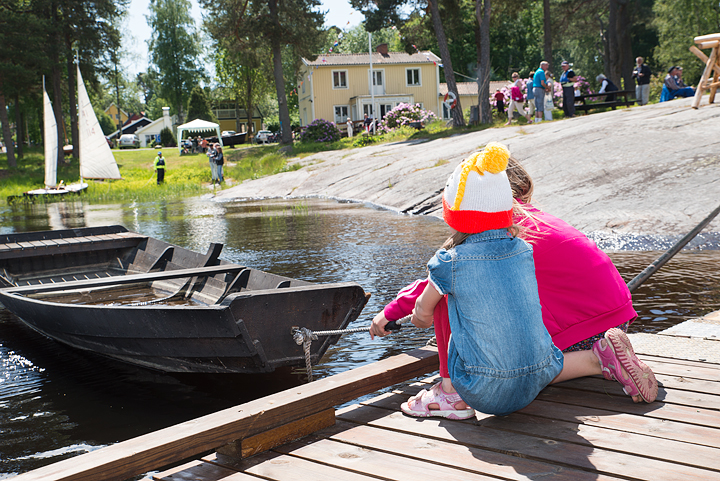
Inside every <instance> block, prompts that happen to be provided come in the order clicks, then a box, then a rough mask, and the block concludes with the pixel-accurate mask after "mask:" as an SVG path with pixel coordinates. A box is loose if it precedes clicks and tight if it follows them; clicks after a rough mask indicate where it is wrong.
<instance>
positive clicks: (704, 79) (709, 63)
mask: <svg viewBox="0 0 720 481" xmlns="http://www.w3.org/2000/svg"><path fill="white" fill-rule="evenodd" d="M717 55H718V47H717V46H715V47H714V48H713V49H712V53H711V54H710V58H709V59H708V61H707V63H706V64H705V71H704V72H703V74H702V77H700V82H698V86H697V90H696V91H695V98H694V99H693V101H692V105H691V106H692V108H694V109H697V108H698V107H699V106H700V101H701V100H702V96H703V90H705V82H707V80H708V78H709V77H710V74H711V73H712V71H713V66H714V65H715V61H716V60H717Z"/></svg>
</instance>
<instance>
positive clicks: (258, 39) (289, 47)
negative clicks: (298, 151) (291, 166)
mask: <svg viewBox="0 0 720 481" xmlns="http://www.w3.org/2000/svg"><path fill="white" fill-rule="evenodd" d="M201 4H202V6H203V7H205V8H206V9H207V11H208V13H209V15H208V17H209V18H212V19H213V22H212V25H211V28H209V31H210V35H211V36H212V37H213V40H214V41H215V42H220V41H222V40H227V41H228V42H233V43H235V44H236V45H235V47H234V48H238V49H265V50H266V51H268V52H270V54H271V58H272V72H273V79H274V83H275V94H276V95H277V100H278V110H279V118H280V123H281V125H282V127H283V129H282V137H281V143H283V144H290V143H292V130H291V128H290V108H289V105H288V95H287V88H288V85H287V82H286V76H285V75H286V73H285V69H286V68H287V67H286V65H284V64H283V54H284V53H285V55H286V58H287V56H288V53H287V52H290V55H289V56H290V57H291V59H292V61H293V62H292V64H293V67H290V69H291V70H292V72H291V73H290V74H289V75H290V76H291V77H292V78H297V71H298V67H299V64H300V62H301V60H300V59H301V58H302V57H305V58H312V59H314V58H315V57H316V56H317V52H318V50H319V48H320V46H321V44H322V41H323V38H324V36H323V31H322V24H323V20H324V15H323V13H321V12H319V11H318V10H317V9H318V7H319V6H320V3H319V1H318V0H283V2H282V3H280V2H279V1H278V0H268V1H262V0H201ZM223 46H224V47H228V46H229V44H228V43H225V44H223ZM293 87H294V83H292V84H291V85H290V86H289V88H290V90H292V89H293Z"/></svg>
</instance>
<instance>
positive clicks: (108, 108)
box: [105, 102, 128, 117]
mask: <svg viewBox="0 0 720 481" xmlns="http://www.w3.org/2000/svg"><path fill="white" fill-rule="evenodd" d="M113 106H114V107H115V108H116V109H117V110H119V111H120V113H122V114H125V116H126V117H127V116H128V113H127V112H125V111H124V110H123V109H121V108H120V107H118V106H117V105H115V102H112V103H111V104H110V105H108V106H107V108H106V109H105V113H107V112H108V110H110V107H113Z"/></svg>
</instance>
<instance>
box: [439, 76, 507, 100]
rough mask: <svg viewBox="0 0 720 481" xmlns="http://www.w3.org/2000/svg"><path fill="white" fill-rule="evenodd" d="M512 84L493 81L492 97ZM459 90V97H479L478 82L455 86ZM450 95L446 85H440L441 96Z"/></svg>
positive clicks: (458, 83) (504, 81)
mask: <svg viewBox="0 0 720 481" xmlns="http://www.w3.org/2000/svg"><path fill="white" fill-rule="evenodd" d="M509 83H510V81H509V80H491V81H490V95H492V94H493V93H494V92H495V90H496V89H502V88H503V87H505V86H507V85H508V84H509ZM455 85H456V86H457V89H458V95H474V96H476V97H477V95H478V84H477V82H457V83H456V84H455ZM446 93H448V86H447V84H446V83H441V84H440V95H442V96H445V94H446Z"/></svg>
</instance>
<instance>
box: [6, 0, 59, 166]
mask: <svg viewBox="0 0 720 481" xmlns="http://www.w3.org/2000/svg"><path fill="white" fill-rule="evenodd" d="M49 28H50V25H49V23H48V22H47V21H46V20H45V19H44V18H43V17H42V16H40V11H39V6H38V5H37V4H34V3H30V2H25V1H20V0H17V1H16V0H9V1H5V2H2V3H0V45H2V47H1V48H0V123H2V138H3V143H4V144H5V145H6V146H7V160H8V166H9V167H16V165H17V162H16V159H15V150H14V148H13V139H12V137H13V136H12V132H11V130H10V118H9V116H8V108H7V107H8V101H9V100H11V99H15V104H16V106H18V107H19V101H18V98H19V95H21V94H28V93H29V92H30V89H32V88H35V90H36V93H37V86H38V84H39V83H40V78H41V71H42V69H43V68H45V67H46V66H47V63H48V58H47V55H46V50H47V49H46V45H45V42H46V37H45V32H46V31H47V29H49ZM15 110H16V111H19V110H20V109H17V108H16V109H15Z"/></svg>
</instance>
